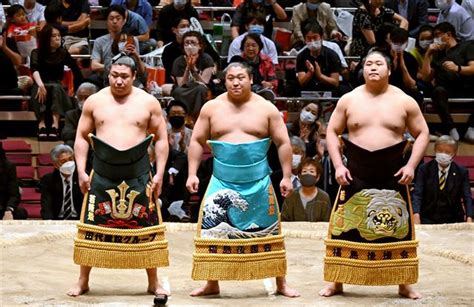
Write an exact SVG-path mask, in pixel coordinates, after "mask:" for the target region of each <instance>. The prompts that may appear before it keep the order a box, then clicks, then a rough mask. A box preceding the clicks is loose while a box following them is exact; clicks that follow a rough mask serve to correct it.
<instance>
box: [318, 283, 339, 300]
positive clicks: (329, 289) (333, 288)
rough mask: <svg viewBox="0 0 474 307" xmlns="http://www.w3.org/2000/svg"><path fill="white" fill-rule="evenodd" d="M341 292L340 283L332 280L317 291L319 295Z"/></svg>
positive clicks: (331, 294)
mask: <svg viewBox="0 0 474 307" xmlns="http://www.w3.org/2000/svg"><path fill="white" fill-rule="evenodd" d="M341 293H342V283H340V282H332V283H329V284H328V285H327V286H326V287H324V288H323V289H322V290H321V291H319V295H321V296H326V297H328V296H333V295H336V294H341Z"/></svg>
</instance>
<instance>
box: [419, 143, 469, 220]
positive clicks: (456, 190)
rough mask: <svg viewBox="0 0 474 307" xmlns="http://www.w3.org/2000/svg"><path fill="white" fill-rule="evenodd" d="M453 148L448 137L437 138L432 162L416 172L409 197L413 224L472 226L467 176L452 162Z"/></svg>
mask: <svg viewBox="0 0 474 307" xmlns="http://www.w3.org/2000/svg"><path fill="white" fill-rule="evenodd" d="M457 147H458V145H457V142H456V141H455V140H454V139H453V138H452V137H450V136H447V135H443V136H441V137H439V138H438V140H437V141H436V143H435V159H433V160H431V161H430V162H428V163H426V164H423V165H422V166H420V168H419V169H418V173H417V175H416V181H415V190H414V191H413V197H412V198H413V213H414V215H413V217H414V221H415V223H416V224H420V223H421V224H443V223H459V222H468V223H472V215H473V212H472V199H471V191H470V187H469V174H468V171H467V169H466V168H465V167H463V166H461V165H459V164H457V163H456V162H454V161H453V159H454V157H455V156H456V152H457Z"/></svg>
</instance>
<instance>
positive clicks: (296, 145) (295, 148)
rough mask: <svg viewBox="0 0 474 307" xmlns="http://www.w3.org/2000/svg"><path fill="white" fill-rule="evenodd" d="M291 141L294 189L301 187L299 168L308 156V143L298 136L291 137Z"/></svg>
mask: <svg viewBox="0 0 474 307" xmlns="http://www.w3.org/2000/svg"><path fill="white" fill-rule="evenodd" d="M290 143H291V152H292V156H291V183H292V184H293V189H297V188H299V187H301V182H300V178H299V177H298V169H299V167H300V165H301V161H303V160H304V159H305V158H306V144H305V142H304V141H303V140H302V139H301V138H300V137H297V136H291V137H290Z"/></svg>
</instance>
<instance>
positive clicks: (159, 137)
mask: <svg viewBox="0 0 474 307" xmlns="http://www.w3.org/2000/svg"><path fill="white" fill-rule="evenodd" d="M147 97H149V99H150V101H151V103H150V108H151V110H150V111H151V112H150V113H151V117H150V122H149V125H148V132H149V133H153V134H155V139H154V140H155V142H156V143H155V157H156V174H155V176H154V177H153V182H152V189H153V190H155V191H157V196H159V195H160V194H161V187H162V182H163V173H164V171H165V165H166V161H167V160H168V134H167V132H166V125H165V121H164V117H163V114H162V112H161V106H160V103H159V102H158V100H156V98H155V97H153V96H150V95H147Z"/></svg>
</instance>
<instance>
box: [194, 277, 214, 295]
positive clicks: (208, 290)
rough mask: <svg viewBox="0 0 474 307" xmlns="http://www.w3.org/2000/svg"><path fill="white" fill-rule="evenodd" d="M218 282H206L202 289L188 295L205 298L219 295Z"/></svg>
mask: <svg viewBox="0 0 474 307" xmlns="http://www.w3.org/2000/svg"><path fill="white" fill-rule="evenodd" d="M219 293H220V289H219V282H218V281H216V280H208V281H207V283H206V285H204V287H201V288H198V289H196V290H194V291H193V292H191V293H189V295H191V296H205V295H215V294H219Z"/></svg>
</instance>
